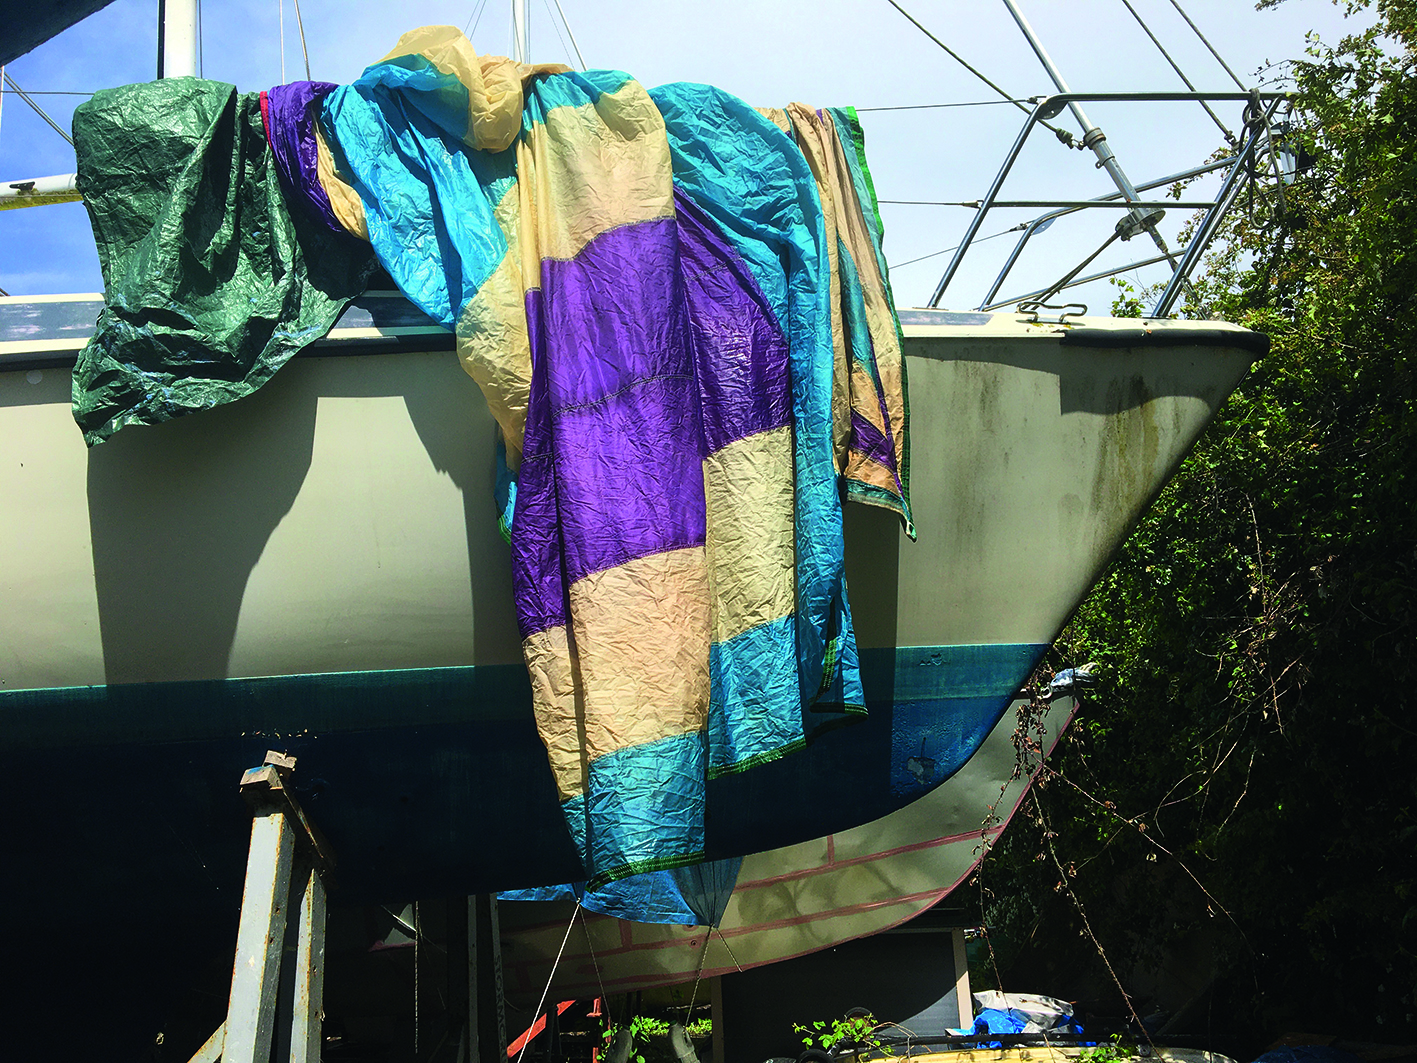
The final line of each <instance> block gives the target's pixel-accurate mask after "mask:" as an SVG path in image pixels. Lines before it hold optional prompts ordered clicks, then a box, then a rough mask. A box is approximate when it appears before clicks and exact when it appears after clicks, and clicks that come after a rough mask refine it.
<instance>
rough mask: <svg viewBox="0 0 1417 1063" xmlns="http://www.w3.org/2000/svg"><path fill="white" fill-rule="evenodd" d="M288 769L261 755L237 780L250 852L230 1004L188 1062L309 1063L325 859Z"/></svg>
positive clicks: (281, 760) (314, 1038)
mask: <svg viewBox="0 0 1417 1063" xmlns="http://www.w3.org/2000/svg"><path fill="white" fill-rule="evenodd" d="M294 769H295V758H294V757H290V756H286V755H284V754H282V753H276V752H274V751H271V752H267V753H266V756H265V762H264V763H263V764H262V765H261V766H260V767H256V768H251V769H249V770H248V771H246V772H245V773H244V774H243V775H242V776H241V794H242V796H243V797H245V798H246V800H247V802H248V803H249V804H250V805H251V813H252V819H251V850H250V854H249V855H248V857H247V859H246V885H245V890H244V892H243V893H242V897H241V921H240V923H239V924H238V928H237V931H236V960H235V962H234V963H233V964H232V968H231V996H230V998H229V1001H228V1003H227V1010H226V1021H225V1022H223V1023H222V1024H221V1025H220V1026H218V1027H217V1029H216V1032H215V1033H213V1034H212V1035H211V1037H209V1038H207V1042H206V1044H204V1045H202V1047H201V1048H199V1049H198V1050H197V1054H196V1055H194V1056H193V1057H192V1060H191V1063H215V1061H216V1060H218V1059H220V1060H224V1061H225V1063H269V1061H271V1060H281V1061H284V1060H289V1061H290V1063H319V1060H320V1044H321V1041H320V1023H321V1020H322V1018H323V1015H322V1008H323V1003H324V999H323V998H324V967H325V883H324V881H323V878H324V876H325V875H326V874H327V873H328V872H329V870H330V869H331V868H332V867H333V866H334V857H333V855H332V854H331V852H330V848H329V845H328V843H326V842H325V841H324V839H323V838H321V837H320V834H319V832H318V831H316V830H315V828H314V826H313V825H312V824H311V823H310V821H309V820H308V819H307V818H306V816H305V813H304V812H303V811H302V810H301V808H300V805H299V804H298V803H297V802H296V800H295V798H294V796H293V795H292V794H291V793H290V791H289V790H288V789H287V788H286V780H287V778H288V777H289V775H290V773H291V772H292V771H293V770H294ZM292 915H293V922H292V921H291V916H292ZM288 939H289V940H291V944H292V946H293V947H292V948H290V949H288V948H287V940H288ZM273 1050H274V1051H273Z"/></svg>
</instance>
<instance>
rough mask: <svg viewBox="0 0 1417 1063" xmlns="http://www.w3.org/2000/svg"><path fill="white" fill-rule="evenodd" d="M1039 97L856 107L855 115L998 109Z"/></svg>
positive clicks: (1033, 101) (1032, 100) (1039, 98)
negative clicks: (946, 109) (972, 108)
mask: <svg viewBox="0 0 1417 1063" xmlns="http://www.w3.org/2000/svg"><path fill="white" fill-rule="evenodd" d="M1042 98H1043V97H1041V96H1029V97H1027V98H1025V99H1021V100H967V101H965V102H964V103H908V104H903V105H901V106H898V107H858V108H856V113H857V114H864V113H866V112H867V111H934V110H938V109H940V108H944V107H998V106H1000V105H1002V104H1005V103H1019V104H1022V103H1032V104H1037V103H1038V101H1039V100H1041V99H1042Z"/></svg>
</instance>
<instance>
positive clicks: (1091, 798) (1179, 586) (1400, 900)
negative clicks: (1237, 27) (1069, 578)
mask: <svg viewBox="0 0 1417 1063" xmlns="http://www.w3.org/2000/svg"><path fill="white" fill-rule="evenodd" d="M1262 6H1266V5H1262ZM1362 6H1366V4H1364V3H1362V2H1361V0H1360V2H1357V3H1350V4H1349V9H1350V11H1351V10H1353V9H1354V8H1357V7H1362ZM1376 14H1377V25H1376V26H1375V27H1374V28H1373V29H1372V30H1370V31H1365V32H1361V33H1355V34H1353V35H1351V36H1348V37H1346V38H1344V39H1343V40H1342V41H1340V42H1338V43H1337V44H1334V45H1331V46H1330V45H1325V44H1323V43H1322V42H1319V41H1318V40H1316V39H1311V42H1310V49H1309V54H1308V56H1307V57H1306V58H1305V59H1304V60H1302V61H1297V62H1295V63H1293V64H1292V65H1291V73H1292V76H1293V78H1294V80H1295V83H1296V85H1297V90H1298V91H1297V94H1296V96H1295V98H1294V106H1293V113H1292V115H1291V122H1292V126H1293V129H1294V133H1293V134H1292V135H1293V137H1294V139H1295V141H1296V143H1297V146H1298V148H1299V149H1300V151H1299V153H1298V154H1299V157H1300V159H1301V161H1303V162H1305V163H1307V164H1308V165H1307V168H1306V169H1304V171H1303V172H1302V173H1300V174H1299V176H1298V178H1297V179H1296V181H1295V182H1294V183H1293V184H1292V185H1289V186H1288V187H1286V188H1284V189H1283V196H1282V199H1281V197H1280V196H1278V195H1276V194H1275V193H1273V192H1271V193H1269V194H1265V195H1257V197H1256V199H1255V202H1254V204H1253V206H1252V207H1251V206H1249V205H1247V204H1244V203H1242V204H1241V206H1240V207H1239V208H1238V209H1237V210H1236V211H1235V212H1234V213H1233V214H1232V216H1231V218H1230V219H1229V220H1228V222H1227V225H1226V229H1225V231H1224V233H1223V235H1222V239H1221V240H1220V241H1219V242H1218V244H1217V247H1216V250H1215V251H1214V253H1213V254H1212V255H1211V257H1210V260H1209V262H1208V268H1207V272H1206V273H1205V275H1204V276H1203V277H1201V278H1199V279H1198V281H1197V284H1196V290H1195V291H1194V292H1193V293H1192V297H1191V301H1190V304H1189V305H1188V306H1187V308H1186V313H1187V314H1188V315H1189V316H1197V317H1220V318H1225V319H1229V320H1232V321H1236V322H1238V323H1241V324H1244V325H1246V326H1248V327H1250V328H1255V329H1258V330H1261V331H1264V332H1267V333H1268V334H1269V335H1270V336H1271V338H1272V340H1273V348H1272V350H1271V352H1270V354H1269V355H1268V356H1267V357H1265V358H1263V359H1261V360H1260V361H1258V362H1257V363H1256V364H1255V365H1254V367H1253V369H1252V370H1251V372H1250V374H1249V375H1248V377H1247V379H1246V380H1245V381H1244V382H1243V383H1242V384H1241V386H1240V388H1239V389H1238V391H1237V392H1236V393H1235V395H1234V396H1233V397H1232V398H1231V400H1230V402H1229V404H1228V405H1227V407H1226V408H1225V409H1224V410H1223V411H1222V414H1221V416H1220V417H1219V418H1218V419H1217V421H1216V422H1215V424H1214V425H1212V427H1211V429H1210V430H1209V432H1208V433H1207V434H1206V436H1205V437H1204V438H1203V439H1202V441H1201V442H1200V444H1199V445H1198V446H1197V447H1196V449H1195V451H1194V452H1193V453H1192V455H1191V456H1190V457H1189V458H1188V460H1187V461H1186V463H1185V465H1184V467H1183V468H1182V470H1181V471H1180V473H1179V474H1178V475H1177V476H1176V477H1175V478H1174V479H1173V480H1172V481H1171V483H1170V484H1169V485H1168V486H1167V487H1166V488H1165V490H1164V491H1163V492H1162V495H1161V497H1160V498H1159V500H1158V501H1157V503H1156V504H1155V506H1154V507H1153V509H1152V511H1151V513H1150V514H1149V515H1148V517H1147V518H1146V519H1145V521H1144V522H1143V523H1142V525H1141V526H1140V527H1139V528H1138V529H1137V530H1136V532H1135V533H1134V534H1133V536H1132V537H1131V539H1130V540H1129V541H1128V542H1127V544H1126V545H1125V547H1124V548H1123V550H1122V551H1121V553H1120V555H1119V556H1118V557H1117V559H1116V560H1115V562H1114V564H1113V565H1112V567H1111V569H1110V571H1109V572H1108V574H1107V576H1106V577H1105V579H1104V580H1103V581H1102V583H1101V584H1100V585H1099V586H1098V587H1097V588H1096V590H1095V592H1094V593H1093V594H1092V596H1091V597H1090V598H1089V599H1088V601H1087V602H1086V603H1085V604H1084V605H1083V606H1082V608H1081V609H1080V610H1079V612H1078V613H1077V615H1076V616H1075V618H1074V619H1073V621H1072V623H1071V624H1070V626H1069V628H1068V629H1067V630H1066V631H1065V632H1064V634H1063V637H1062V638H1061V639H1060V641H1059V643H1058V645H1057V647H1056V648H1055V651H1054V652H1055V654H1056V655H1057V659H1056V661H1055V663H1058V664H1059V666H1061V663H1063V662H1067V663H1072V662H1074V661H1081V660H1086V659H1089V658H1091V659H1096V660H1099V661H1101V662H1103V663H1104V664H1106V665H1107V666H1108V667H1107V668H1106V670H1105V672H1104V678H1103V681H1102V683H1101V684H1100V685H1099V689H1098V692H1097V698H1096V701H1095V703H1094V704H1092V705H1090V706H1087V707H1085V708H1084V709H1082V710H1081V712H1080V714H1079V717H1078V719H1077V720H1076V721H1075V723H1074V725H1073V727H1072V728H1071V730H1070V733H1069V735H1068V737H1067V738H1066V739H1065V741H1064V744H1063V747H1062V749H1061V755H1059V756H1055V762H1054V764H1053V765H1052V767H1053V768H1054V769H1056V771H1057V772H1058V773H1059V774H1058V775H1056V776H1053V777H1052V780H1051V783H1050V784H1049V785H1047V787H1046V788H1045V789H1043V791H1042V793H1038V792H1037V791H1035V795H1036V797H1037V802H1036V804H1035V805H1034V806H1033V809H1032V812H1033V814H1032V816H1031V825H1032V826H1031V829H1030V828H1029V827H1028V826H1027V825H1020V826H1017V827H1016V828H1015V829H1014V830H1013V831H1012V832H1011V833H1010V834H1008V835H1006V836H1005V839H1004V842H1003V843H1002V845H1001V847H1000V848H999V849H998V850H996V852H995V853H994V854H993V855H992V856H991V862H990V864H988V865H986V868H985V871H984V881H983V889H982V892H981V898H982V900H981V904H982V906H983V913H982V915H983V917H984V918H985V920H986V921H987V922H988V923H989V925H991V926H992V927H995V928H996V930H995V934H994V937H995V945H996V950H997V954H998V961H999V962H998V972H999V975H1000V977H1001V978H1002V980H1004V981H1006V982H1012V983H1013V985H1012V987H1013V988H1019V989H1041V990H1045V991H1049V992H1054V993H1066V992H1070V991H1071V992H1074V993H1076V994H1079V995H1083V996H1088V995H1091V997H1092V998H1093V999H1095V1001H1096V1006H1097V1007H1099V1008H1103V1009H1105V1010H1108V1011H1110V1012H1111V1013H1112V1014H1123V1013H1125V1012H1126V1011H1127V1005H1126V1004H1124V1003H1123V1002H1122V998H1121V997H1120V995H1119V994H1118V993H1117V991H1116V989H1115V988H1112V987H1111V986H1110V984H1109V983H1110V981H1111V979H1110V977H1109V976H1108V975H1107V974H1106V972H1105V970H1104V969H1103V968H1102V967H1101V966H1100V964H1099V962H1098V960H1097V957H1096V954H1095V952H1093V953H1092V955H1090V956H1089V952H1091V945H1090V944H1089V942H1088V941H1087V933H1086V929H1087V928H1086V927H1084V925H1083V923H1082V922H1081V919H1082V917H1081V916H1080V915H1079V913H1078V910H1077V908H1076V906H1075V905H1074V904H1072V903H1071V902H1070V899H1069V897H1070V895H1075V896H1076V897H1077V899H1078V901H1079V903H1080V904H1081V905H1082V907H1083V910H1084V911H1085V912H1086V915H1087V917H1088V918H1089V919H1090V920H1091V924H1092V926H1091V929H1092V930H1095V931H1096V936H1097V939H1098V940H1099V941H1100V942H1101V944H1102V946H1103V947H1104V949H1105V950H1106V952H1107V954H1108V957H1109V958H1110V960H1111V963H1112V966H1113V968H1114V969H1115V970H1116V972H1117V975H1118V978H1119V980H1120V981H1121V983H1122V985H1123V986H1125V988H1126V989H1127V992H1128V993H1129V994H1130V995H1131V996H1132V997H1133V998H1135V999H1134V1003H1135V1006H1136V1008H1137V1009H1138V1010H1141V1011H1143V1012H1144V1010H1145V1007H1146V1005H1147V1000H1146V999H1145V998H1147V997H1149V996H1152V995H1154V994H1157V993H1159V992H1160V990H1159V989H1158V988H1157V986H1158V984H1159V983H1158V979H1157V977H1156V973H1157V972H1158V971H1159V970H1162V969H1163V968H1165V967H1166V966H1167V964H1174V963H1175V962H1177V957H1178V956H1182V955H1184V954H1186V953H1191V954H1196V953H1197V951H1199V952H1201V953H1206V954H1208V955H1209V956H1210V957H1211V962H1212V963H1213V966H1214V969H1215V970H1216V971H1217V972H1218V975H1219V978H1218V981H1217V982H1216V984H1215V996H1214V998H1213V1002H1212V1003H1211V1004H1210V1005H1209V1007H1208V1010H1207V1011H1206V1027H1205V1028H1208V1029H1210V1030H1211V1031H1212V1032H1215V1033H1217V1034H1219V1035H1221V1036H1222V1037H1224V1036H1225V1033H1226V1028H1227V1027H1228V1028H1229V1031H1230V1032H1229V1041H1228V1042H1225V1043H1226V1045H1227V1047H1229V1048H1230V1049H1231V1054H1235V1055H1240V1056H1241V1057H1242V1058H1244V1055H1243V1053H1245V1052H1247V1051H1250V1050H1253V1049H1258V1048H1261V1047H1263V1045H1264V1044H1265V1043H1268V1041H1269V1040H1270V1039H1272V1037H1273V1035H1275V1034H1277V1033H1280V1032H1284V1031H1290V1030H1305V1031H1310V1032H1330V1033H1338V1032H1340V1031H1343V1032H1346V1034H1347V1036H1350V1037H1356V1038H1357V1039H1362V1040H1375V1041H1386V1042H1402V1041H1404V1040H1405V1041H1407V1042H1409V1043H1410V1042H1411V1041H1412V1040H1413V1039H1414V1037H1417V855H1415V854H1417V771H1414V767H1413V757H1414V753H1417V742H1414V740H1417V716H1414V713H1413V697H1412V694H1413V690H1414V682H1415V681H1417V675H1414V664H1417V642H1414V640H1413V632H1414V620H1415V619H1417V613H1414V610H1417V497H1414V492H1415V491H1417V410H1414V393H1413V384H1414V381H1413V365H1412V356H1413V351H1414V341H1417V305H1414V304H1415V303H1417V247H1414V243H1417V53H1415V52H1414V50H1415V49H1417V2H1415V0H1379V3H1378V4H1377V8H1376ZM1135 302H1136V299H1135V293H1133V292H1131V291H1130V290H1129V289H1127V288H1125V287H1122V288H1119V303H1120V304H1121V305H1120V306H1119V312H1120V313H1123V314H1126V313H1128V312H1129V311H1132V310H1133V309H1134V307H1133V305H1132V304H1133V303H1135ZM1023 818H1024V817H1022V816H1021V817H1020V819H1023ZM1050 847H1051V848H1050ZM1054 856H1056V859H1054V858H1053V857H1054ZM1050 959H1051V960H1053V961H1057V963H1058V968H1057V971H1056V972H1055V973H1053V974H1050V973H1049V971H1048V969H1047V965H1048V963H1049V962H1050ZM1065 961H1066V962H1065ZM1069 964H1071V967H1070V969H1071V970H1072V971H1073V972H1079V971H1081V972H1082V976H1081V977H1079V976H1077V975H1076V974H1075V975H1073V976H1072V977H1073V978H1074V981H1073V983H1072V985H1071V987H1065V986H1060V985H1058V984H1057V980H1058V979H1060V978H1065V977H1068V976H1066V975H1065V974H1064V973H1063V972H1064V968H1067V967H1068V966H1069ZM1199 965H1200V966H1210V965H1211V964H1207V963H1200V964H1199ZM980 973H981V974H983V975H985V977H989V976H990V975H991V973H990V972H980ZM1020 979H1032V980H1038V979H1045V980H1046V979H1052V981H1050V982H1046V983H1045V984H1023V982H1022V981H1020ZM1109 993H1110V998H1109V997H1108V994H1109Z"/></svg>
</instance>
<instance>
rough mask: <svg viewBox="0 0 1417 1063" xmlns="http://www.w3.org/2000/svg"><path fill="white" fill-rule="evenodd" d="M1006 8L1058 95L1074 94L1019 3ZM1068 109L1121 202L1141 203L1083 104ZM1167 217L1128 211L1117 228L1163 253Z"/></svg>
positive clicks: (1008, 0) (1011, 0)
mask: <svg viewBox="0 0 1417 1063" xmlns="http://www.w3.org/2000/svg"><path fill="white" fill-rule="evenodd" d="M1004 6H1005V7H1007V8H1008V9H1009V14H1011V15H1013V17H1014V21H1015V22H1017V23H1018V28H1019V29H1020V30H1022V31H1023V35H1024V37H1026V38H1027V39H1028V43H1029V44H1030V45H1031V46H1032V48H1033V53H1034V54H1035V55H1036V56H1038V61H1039V62H1040V63H1042V64H1043V69H1044V70H1046V71H1047V72H1048V76H1049V77H1050V78H1052V79H1053V84H1054V85H1056V86H1057V87H1058V91H1059V92H1071V91H1072V89H1070V88H1068V84H1067V82H1066V81H1064V80H1063V75H1062V73H1061V72H1060V71H1059V70H1058V68H1057V66H1055V65H1054V63H1053V59H1052V57H1051V56H1049V54H1048V50H1047V49H1046V48H1044V47H1043V42H1042V41H1040V40H1039V39H1038V35H1037V34H1036V33H1034V32H1033V27H1032V26H1030V25H1029V24H1028V19H1026V18H1024V16H1023V12H1022V11H1020V10H1019V7H1018V3H1017V2H1016V0H1004ZM1068 108H1069V109H1070V110H1071V111H1072V112H1073V117H1074V118H1076V119H1077V121H1078V125H1080V126H1081V127H1082V143H1083V147H1085V148H1091V149H1092V153H1093V154H1094V155H1096V156H1097V165H1098V166H1100V167H1102V168H1103V169H1105V170H1106V171H1107V174H1108V176H1109V177H1111V178H1112V183H1113V184H1115V185H1116V186H1117V191H1119V192H1121V193H1122V198H1123V199H1125V200H1127V202H1129V203H1135V202H1138V201H1139V200H1140V199H1141V197H1140V196H1139V195H1137V190H1136V188H1135V187H1134V186H1133V185H1132V182H1131V181H1130V180H1129V179H1128V177H1127V175H1126V173H1125V172H1124V171H1123V170H1122V165H1121V163H1119V162H1118V161H1117V157H1116V156H1115V155H1113V154H1112V149H1111V148H1110V147H1108V145H1107V135H1106V134H1105V133H1103V132H1102V130H1101V129H1099V128H1098V127H1097V126H1095V125H1093V124H1092V122H1091V121H1090V120H1089V119H1088V117H1087V115H1086V114H1085V113H1084V112H1083V109H1082V104H1080V103H1069V104H1068ZM1165 213H1166V212H1165V211H1164V210H1161V209H1160V208H1158V207H1152V208H1149V209H1143V208H1140V207H1139V208H1136V209H1134V210H1131V211H1129V212H1128V214H1127V217H1126V218H1124V219H1123V220H1122V222H1121V223H1119V224H1118V226H1117V229H1118V231H1119V232H1120V233H1121V235H1122V239H1124V240H1128V239H1130V238H1131V237H1133V236H1135V235H1136V234H1137V233H1139V232H1142V231H1143V230H1145V231H1148V232H1150V233H1151V235H1152V239H1153V240H1155V241H1156V242H1157V246H1158V247H1160V248H1161V250H1162V251H1163V252H1164V251H1166V247H1165V245H1164V244H1163V243H1162V242H1161V238H1160V236H1159V234H1158V233H1157V232H1156V223H1157V222H1158V221H1160V220H1161V218H1162V215H1164V214H1165Z"/></svg>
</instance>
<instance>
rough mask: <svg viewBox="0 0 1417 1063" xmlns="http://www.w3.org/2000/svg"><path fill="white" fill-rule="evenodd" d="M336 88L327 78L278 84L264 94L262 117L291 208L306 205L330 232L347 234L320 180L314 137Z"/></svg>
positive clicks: (282, 187)
mask: <svg viewBox="0 0 1417 1063" xmlns="http://www.w3.org/2000/svg"><path fill="white" fill-rule="evenodd" d="M334 87H335V86H334V85H332V84H331V83H330V82H328V81H296V82H293V83H291V84H289V85H277V86H276V87H275V88H273V89H270V90H269V91H268V92H263V93H261V117H262V118H263V119H264V120H265V124H266V139H267V140H268V141H269V142H270V145H271V153H272V155H274V157H275V164H276V168H277V169H278V170H279V171H280V177H281V189H282V190H283V191H284V192H285V194H286V197H287V198H288V199H289V200H291V201H293V203H292V206H291V209H292V210H299V209H300V207H301V206H303V207H304V208H305V209H306V210H308V211H309V212H310V213H311V215H313V216H314V217H315V218H318V219H319V220H320V221H321V222H322V223H323V224H324V225H325V227H326V228H328V229H329V230H330V231H331V232H336V233H339V234H340V235H341V236H347V235H348V231H347V230H346V229H345V227H344V226H343V225H341V224H340V222H339V219H337V218H336V217H335V214H334V208H333V207H332V206H331V204H330V197H329V194H328V193H327V192H326V191H325V186H324V185H323V184H322V183H321V182H320V165H319V158H320V150H319V144H318V142H317V141H316V138H315V129H316V125H317V122H318V120H319V115H320V110H321V106H320V105H321V102H322V101H323V100H324V98H325V97H326V96H327V95H329V93H330V92H331V91H332V90H333V89H334Z"/></svg>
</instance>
